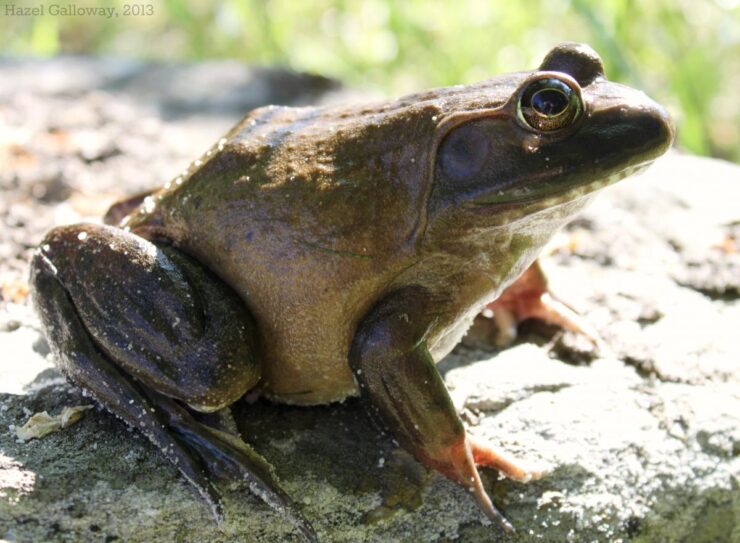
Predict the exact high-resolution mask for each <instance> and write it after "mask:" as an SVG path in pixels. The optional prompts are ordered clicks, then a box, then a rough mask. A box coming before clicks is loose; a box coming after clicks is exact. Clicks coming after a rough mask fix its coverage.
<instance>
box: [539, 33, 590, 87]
mask: <svg viewBox="0 0 740 543" xmlns="http://www.w3.org/2000/svg"><path fill="white" fill-rule="evenodd" d="M539 69H540V70H542V71H553V72H563V73H566V74H568V75H569V76H571V77H572V78H573V79H575V80H576V81H578V84H579V85H580V86H581V87H585V86H586V85H588V84H589V83H591V82H592V81H593V80H594V79H596V78H598V77H604V64H603V63H602V62H601V57H599V55H598V53H597V52H596V51H594V50H593V49H592V48H591V47H590V46H588V45H586V44H583V43H575V42H564V43H561V44H559V45H556V46H555V47H553V48H552V49H551V50H550V52H549V53H547V56H545V59H544V60H543V61H542V64H540V68H539Z"/></svg>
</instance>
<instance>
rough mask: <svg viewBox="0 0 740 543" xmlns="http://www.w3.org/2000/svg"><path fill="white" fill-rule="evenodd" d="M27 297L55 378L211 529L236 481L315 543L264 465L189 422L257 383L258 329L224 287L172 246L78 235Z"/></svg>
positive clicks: (41, 261)
mask: <svg viewBox="0 0 740 543" xmlns="http://www.w3.org/2000/svg"><path fill="white" fill-rule="evenodd" d="M31 286H32V289H33V297H34V302H35V304H36V307H37V310H38V312H39V315H40V316H41V320H42V322H43V325H44V328H45V331H46V335H47V338H48V339H49V343H50V345H51V347H52V350H53V351H54V354H55V355H56V359H57V363H58V365H59V367H60V369H61V370H62V371H63V372H64V373H65V374H66V375H67V376H68V377H69V378H70V379H71V380H72V381H73V382H74V383H76V384H77V385H79V386H81V387H83V388H84V389H86V390H87V391H88V392H89V393H90V394H91V395H92V396H93V398H95V400H96V401H97V402H99V403H100V404H102V405H103V406H104V407H105V408H107V409H108V410H109V411H111V412H112V413H113V414H115V415H117V416H118V417H120V418H121V419H123V420H124V421H125V422H127V423H128V424H129V425H131V426H133V427H135V428H138V429H139V430H141V431H142V432H143V433H144V434H145V435H146V436H147V437H148V438H149V439H150V440H151V441H152V442H153V443H154V444H155V446H157V447H158V448H159V449H160V450H161V451H162V452H163V454H164V455H165V456H166V457H167V458H169V459H170V461H172V462H173V463H174V464H175V465H176V466H177V468H178V469H179V470H180V472H181V473H182V474H183V475H184V476H185V478H186V479H187V480H188V481H190V482H191V483H192V484H193V485H194V486H195V487H196V488H197V489H198V490H199V492H200V493H201V494H202V495H203V497H204V498H206V500H207V501H208V502H209V503H210V505H211V507H212V509H213V511H214V514H215V515H216V516H217V517H218V518H221V517H222V516H223V505H222V498H221V494H220V492H219V490H218V488H217V487H216V486H215V484H214V479H221V478H225V479H228V480H231V481H234V480H244V481H246V483H247V484H248V486H249V488H250V490H251V491H252V492H254V493H255V494H257V495H258V496H259V497H260V498H261V499H263V500H264V501H265V502H267V503H268V504H269V505H270V506H272V507H274V508H275V509H277V510H278V511H280V512H281V513H282V514H284V515H286V516H287V518H289V519H290V520H291V521H292V522H293V523H294V524H295V525H296V526H297V527H298V529H299V530H300V531H301V532H302V533H303V534H304V536H305V537H306V539H307V540H310V541H315V540H316V537H315V534H314V532H313V529H312V528H311V526H310V524H309V523H308V522H307V521H306V520H305V518H303V516H302V515H301V513H300V512H299V511H298V509H297V508H296V507H295V506H294V505H293V504H292V502H291V500H290V498H289V497H288V496H287V495H286V494H285V492H284V491H283V490H282V489H281V488H280V485H279V482H278V480H277V478H276V477H275V475H274V473H273V470H272V468H271V466H270V465H269V464H268V463H267V461H265V460H264V459H263V458H262V457H261V456H260V455H259V454H258V453H257V452H256V451H254V450H253V449H252V448H251V447H250V446H249V445H247V444H246V443H244V442H243V441H242V440H241V439H239V438H238V437H236V436H233V435H231V434H228V433H226V432H224V431H221V430H218V429H216V428H213V427H211V426H209V425H207V424H204V423H203V422H202V421H201V420H199V415H197V413H198V412H202V413H208V412H214V411H217V410H219V409H222V408H223V407H226V406H228V405H230V404H231V403H233V402H234V401H236V400H237V399H239V398H240V397H241V396H242V395H243V394H244V393H245V392H246V391H247V390H249V389H250V388H251V387H253V386H254V385H255V384H256V383H257V381H258V380H259V378H260V366H259V360H258V354H259V353H258V349H257V346H258V339H257V335H256V334H257V332H256V326H255V323H254V321H253V319H252V317H251V315H250V314H249V312H248V311H247V309H246V307H245V306H244V304H243V303H242V302H241V301H240V300H239V299H238V297H237V296H236V295H235V294H234V293H233V292H232V291H231V290H230V289H229V288H228V287H227V286H226V285H225V284H224V283H223V282H221V281H220V280H219V279H217V278H216V277H215V276H213V275H212V274H210V273H209V272H207V271H206V270H205V269H204V268H203V267H202V266H200V265H199V264H198V263H197V262H195V261H194V260H192V259H190V258H189V257H187V256H185V255H183V254H181V253H179V252H178V251H177V250H175V249H172V248H171V247H168V246H165V245H160V246H158V245H155V244H153V243H150V242H148V241H146V240H144V239H142V238H139V237H138V236H135V235H133V234H130V233H127V232H125V231H123V230H119V229H116V228H112V227H108V226H98V225H74V226H68V227H60V228H56V229H54V230H52V231H51V232H50V233H49V234H48V235H47V236H46V238H45V239H44V241H43V242H42V244H41V246H40V247H39V249H38V250H37V251H36V252H35V254H34V257H33V260H32V263H31ZM200 418H202V417H200Z"/></svg>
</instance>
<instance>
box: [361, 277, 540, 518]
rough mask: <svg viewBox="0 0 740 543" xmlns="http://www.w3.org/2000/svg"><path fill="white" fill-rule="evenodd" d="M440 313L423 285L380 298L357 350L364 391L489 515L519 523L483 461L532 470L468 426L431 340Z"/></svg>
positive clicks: (376, 411)
mask: <svg viewBox="0 0 740 543" xmlns="http://www.w3.org/2000/svg"><path fill="white" fill-rule="evenodd" d="M433 320H434V314H433V304H432V303H431V302H430V301H429V299H428V296H427V295H426V292H425V291H424V290H423V289H420V288H407V289H404V290H402V291H397V292H394V293H392V294H390V295H389V296H388V297H386V298H385V299H383V300H382V301H381V302H380V303H378V304H377V305H376V306H375V307H374V308H373V309H372V310H371V311H370V313H369V314H368V315H367V316H366V317H365V319H363V321H362V322H361V323H360V326H359V327H358V330H357V332H356V334H355V337H354V340H353V343H352V348H351V350H350V365H351V367H352V370H353V372H354V374H355V377H356V379H357V382H358V383H359V386H360V393H361V395H362V397H363V398H364V399H365V400H367V402H368V405H369V411H370V414H371V415H372V416H373V418H375V419H376V420H377V422H379V424H380V426H381V427H383V428H385V429H387V430H388V431H389V432H390V433H391V434H392V435H393V436H394V437H395V438H396V439H397V440H398V441H399V443H400V444H401V445H402V446H403V447H404V448H405V449H406V450H408V451H409V452H411V453H412V454H413V455H414V456H415V457H416V459H417V460H419V461H420V462H422V463H424V464H425V465H427V466H429V467H432V468H434V469H436V470H438V471H440V472H441V473H443V474H444V475H445V476H447V477H448V478H449V479H452V480H453V481H455V482H457V483H458V484H460V485H461V486H463V487H465V488H467V489H468V490H469V491H470V492H471V493H472V494H473V495H474V496H475V498H476V500H477V501H478V504H479V505H480V507H481V509H482V510H483V512H484V513H485V514H486V515H487V516H488V518H490V519H491V520H492V521H493V522H495V523H496V524H497V525H498V526H500V527H501V528H502V529H504V530H506V531H513V527H512V526H511V524H510V523H509V521H507V520H506V518H505V517H504V516H503V515H502V514H501V513H500V512H499V511H498V510H497V509H496V507H495V506H494V505H493V503H492V502H491V499H490V497H489V496H488V494H487V493H486V490H485V489H484V488H483V484H482V482H481V479H480V475H479V473H478V469H477V466H476V464H482V465H488V466H492V467H495V468H496V469H500V470H501V471H502V472H503V473H504V474H505V475H507V476H510V477H513V478H519V479H527V477H531V475H532V473H529V472H528V471H527V470H523V469H521V468H518V467H517V466H516V465H515V464H514V462H512V461H511V460H508V459H506V458H505V457H504V456H503V455H501V454H498V453H496V452H495V451H493V450H492V449H490V448H489V447H486V446H485V445H482V444H481V443H479V442H477V441H475V440H474V439H472V438H470V437H469V436H468V435H467V434H466V432H465V428H464V426H463V423H462V421H461V420H460V417H459V416H458V415H457V412H456V410H455V407H454V405H453V403H452V400H451V399H450V396H449V394H448V392H447V388H446V387H445V384H444V381H443V380H442V377H441V376H440V375H439V373H438V372H437V368H436V367H435V364H434V360H433V359H432V357H431V355H430V353H429V350H428V348H427V346H426V339H425V334H426V331H427V329H428V327H429V323H430V322H431V321H433Z"/></svg>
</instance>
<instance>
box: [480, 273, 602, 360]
mask: <svg viewBox="0 0 740 543" xmlns="http://www.w3.org/2000/svg"><path fill="white" fill-rule="evenodd" d="M486 309H487V310H490V311H492V312H493V321H494V323H495V324H496V335H495V339H494V343H495V344H496V345H498V346H505V345H508V344H509V343H511V342H512V341H513V340H514V339H515V338H516V335H517V326H518V325H519V323H521V322H522V321H525V320H527V319H539V320H541V321H544V322H546V323H548V324H552V325H554V326H559V327H560V328H563V329H565V330H569V331H571V332H575V333H578V334H581V335H583V336H585V337H586V338H588V339H589V340H590V341H591V342H592V343H593V344H594V345H595V346H597V347H598V346H600V345H601V340H600V339H599V335H598V333H597V332H596V331H595V330H594V329H593V327H591V326H590V325H589V324H588V323H587V322H586V321H585V320H584V319H583V318H582V317H581V316H580V315H578V313H576V312H575V311H573V309H571V308H570V307H568V306H567V305H566V304H565V303H563V302H562V301H560V300H558V299H557V298H556V297H555V296H554V295H553V294H552V293H551V292H550V291H549V287H548V284H547V277H546V276H545V274H544V272H543V271H542V268H541V267H540V265H539V262H537V261H535V262H534V263H533V264H532V265H531V266H530V267H529V268H527V270H526V271H525V272H524V273H523V274H522V275H521V276H520V277H519V278H518V279H517V280H516V281H514V283H512V284H511V285H510V286H509V287H508V288H507V289H506V290H505V291H504V292H503V294H501V296H499V297H498V298H497V299H496V300H495V301H493V302H491V303H490V304H488V306H487V307H486Z"/></svg>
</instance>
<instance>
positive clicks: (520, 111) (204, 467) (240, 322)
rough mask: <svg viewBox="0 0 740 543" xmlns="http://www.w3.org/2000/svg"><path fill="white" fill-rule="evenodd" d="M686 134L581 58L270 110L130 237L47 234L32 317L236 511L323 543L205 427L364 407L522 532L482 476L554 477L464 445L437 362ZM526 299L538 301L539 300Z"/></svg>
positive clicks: (106, 401) (175, 188)
mask: <svg viewBox="0 0 740 543" xmlns="http://www.w3.org/2000/svg"><path fill="white" fill-rule="evenodd" d="M673 136H674V129H673V125H672V122H671V120H670V117H669V116H668V114H667V113H666V111H665V110H664V109H663V108H662V107H661V106H659V105H658V104H656V103H655V102H653V101H651V100H650V99H649V98H648V97H647V96H646V95H645V94H644V93H642V92H639V91H636V90H633V89H631V88H629V87H625V86H623V85H619V84H616V83H612V82H610V81H608V80H607V79H606V78H605V77H604V69H603V65H602V62H601V59H600V58H599V56H598V55H597V54H596V53H595V52H594V51H593V50H592V49H591V48H590V47H588V46H585V45H581V44H574V43H564V44H561V45H559V46H557V47H555V48H554V49H552V50H551V51H550V52H549V53H548V54H547V56H546V57H545V59H544V60H543V62H542V64H541V65H540V66H539V68H538V69H537V70H535V71H529V72H518V73H512V74H507V75H502V76H498V77H494V78H492V79H488V80H486V81H483V82H480V83H476V84H472V85H467V86H454V87H448V88H439V89H434V90H429V91H426V92H421V93H418V94H412V95H410V96H405V97H402V98H399V99H395V100H390V101H385V102H380V103H373V104H367V105H352V106H343V107H334V106H333V107H304V108H291V107H275V106H268V107H263V108H260V109H256V110H254V111H252V112H251V113H249V114H248V115H247V116H246V117H245V118H244V119H242V120H241V121H240V122H239V123H238V124H237V125H236V126H235V127H234V128H232V129H231V130H230V131H229V132H228V133H227V134H226V135H225V136H224V137H223V138H222V139H220V140H219V141H218V142H217V143H216V144H215V145H214V146H213V147H212V148H211V149H210V150H208V151H207V152H206V153H205V155H203V156H202V157H201V158H200V159H198V160H196V161H195V162H194V163H193V164H192V165H191V166H190V168H189V169H188V170H187V171H186V172H185V173H184V174H183V175H181V176H179V177H177V178H175V179H174V180H172V181H170V182H169V183H167V184H166V185H165V186H164V187H163V188H161V189H159V190H157V191H154V192H152V193H150V194H148V195H146V196H142V197H138V198H134V199H132V200H130V201H128V202H124V203H123V204H120V205H118V206H115V207H114V208H112V210H111V212H110V213H109V214H108V222H109V223H115V224H108V225H98V224H76V225H72V226H61V227H58V228H55V229H53V230H52V231H51V232H49V233H48V235H47V236H46V237H45V239H44V240H43V241H42V242H41V244H40V246H39V248H38V249H37V250H36V251H35V254H34V257H33V260H32V266H31V267H32V272H31V283H32V288H33V294H34V299H35V304H36V306H37V309H38V311H39V313H40V315H41V318H42V321H43V324H44V327H45V331H46V335H47V337H48V339H49V342H50V344H51V346H52V349H53V352H54V354H55V356H56V359H57V361H58V365H59V366H60V368H61V369H62V371H63V372H64V373H65V374H66V375H67V376H68V377H69V378H70V379H71V380H72V381H73V382H74V383H76V384H77V385H79V386H81V387H83V388H84V389H86V390H87V391H88V392H89V393H90V394H91V395H92V396H93V397H94V398H95V400H96V401H97V402H99V403H100V404H101V405H103V406H104V407H106V408H107V409H108V410H110V411H111V412H112V413H114V414H115V415H117V416H119V417H120V418H122V419H123V420H124V421H126V422H127V423H128V424H130V425H132V426H134V427H136V428H138V429H140V430H141V431H142V432H143V433H144V434H146V435H147V436H148V438H149V439H150V440H151V441H152V442H153V443H154V444H155V445H156V446H157V447H158V448H159V449H161V451H162V452H163V454H164V455H165V456H166V457H167V458H169V459H170V460H171V461H172V462H174V463H175V465H176V466H177V467H178V469H179V470H180V471H181V473H182V474H183V475H184V476H185V477H186V478H187V479H188V480H189V481H190V482H191V483H192V484H193V485H194V486H195V487H196V488H197V489H198V490H199V491H200V493H201V494H202V495H203V496H204V497H205V498H206V499H207V500H208V501H209V502H210V504H211V505H212V507H213V509H214V512H215V513H216V514H217V515H221V514H222V513H223V512H222V498H221V496H222V495H221V490H219V486H218V485H217V484H216V483H215V482H214V481H215V480H216V479H224V478H225V479H226V480H234V479H239V480H246V481H247V483H248V485H249V487H250V489H251V490H252V491H253V492H254V493H256V494H257V495H258V496H259V497H261V498H262V499H264V500H265V501H266V502H267V503H269V504H271V505H272V506H273V507H275V508H277V509H278V510H280V511H281V512H283V513H284V514H285V515H286V516H287V517H288V518H290V519H291V520H292V521H293V522H294V523H295V524H296V525H297V526H298V528H299V529H300V531H301V532H302V533H303V535H304V536H305V537H306V538H307V539H309V540H315V533H314V531H313V529H312V528H311V526H310V524H309V522H308V521H307V520H306V519H305V518H304V517H303V516H302V515H301V513H300V511H299V509H298V508H297V507H296V506H295V505H294V504H293V503H292V502H291V501H290V498H289V497H288V496H287V494H286V493H285V492H284V491H283V490H281V488H280V483H279V481H278V480H277V477H276V476H275V475H274V472H273V469H272V468H271V466H270V464H269V463H268V462H267V460H265V459H264V458H262V457H261V456H260V455H259V454H257V453H256V452H255V450H254V449H253V448H252V447H250V446H249V445H248V444H247V443H246V442H245V441H243V440H242V439H241V437H239V436H236V435H233V434H232V433H229V432H227V431H225V430H224V429H223V428H222V427H220V426H219V425H218V424H216V423H212V422H211V421H212V420H213V417H212V416H209V415H207V414H208V413H213V412H216V411H219V410H221V409H223V408H226V407H228V406H230V405H231V404H232V403H234V402H236V401H237V400H239V399H240V398H241V397H242V396H244V395H245V393H247V392H249V391H253V392H254V393H256V394H259V395H262V396H263V397H266V398H268V399H270V400H273V401H275V402H284V403H289V404H299V405H306V406H310V405H315V404H325V403H329V402H337V401H342V400H344V399H345V398H347V397H350V396H358V395H359V396H361V397H362V398H363V399H364V400H365V401H366V402H367V405H368V407H369V412H370V413H371V415H372V418H374V419H376V420H377V421H378V422H379V423H380V425H381V426H382V427H383V428H385V429H386V430H387V431H388V432H389V433H390V434H391V436H393V438H394V439H395V440H396V441H397V442H398V443H399V444H400V445H401V446H402V447H403V448H405V449H406V450H407V451H409V452H410V453H412V454H413V456H414V457H415V458H416V459H417V460H419V461H420V462H422V463H423V464H425V465H426V466H429V467H432V468H434V469H436V470H438V471H440V472H441V473H443V474H444V475H446V476H447V477H449V478H450V479H452V480H453V481H456V482H457V483H459V484H460V485H462V486H463V487H465V488H467V489H469V490H470V491H471V493H472V495H473V496H474V497H475V499H476V500H477V501H478V503H479V504H480V507H481V508H482V510H483V511H484V512H485V513H486V514H487V515H488V516H489V517H490V518H491V519H492V520H493V521H494V522H495V523H497V524H498V525H499V526H500V527H502V528H503V529H505V530H511V529H512V527H511V525H510V523H509V522H508V521H507V520H506V519H505V518H504V517H503V516H502V515H501V514H500V513H499V511H498V510H497V509H496V508H495V507H494V505H493V504H492V502H491V500H490V498H489V496H488V494H487V493H486V490H485V489H484V487H483V485H482V484H481V480H480V477H479V473H478V466H487V467H492V468H495V469H497V470H498V471H500V472H501V473H503V474H504V475H506V476H508V477H512V478H515V479H518V480H523V481H526V480H529V479H531V478H534V477H536V476H537V475H538V474H537V473H536V472H533V471H531V470H527V469H525V468H523V467H521V466H519V465H517V463H516V462H515V461H513V460H509V459H507V457H506V456H505V455H504V454H503V453H500V452H497V451H496V450H494V449H493V448H492V447H490V446H489V445H488V444H486V443H482V442H480V441H476V440H473V439H472V438H471V437H469V436H467V434H466V431H465V428H464V426H463V424H462V422H461V420H460V418H459V416H458V414H457V412H456V410H455V408H454V407H453V404H452V402H451V400H450V396H449V395H448V392H447V390H446V388H445V384H444V382H443V380H442V379H441V377H440V375H439V373H438V372H437V369H436V367H435V363H436V362H438V361H439V360H440V359H442V358H443V357H444V356H445V355H446V354H447V353H448V352H450V350H451V349H452V348H453V347H454V346H455V345H456V344H457V343H458V341H459V340H460V339H461V337H462V336H463V334H464V333H465V331H466V330H467V328H468V327H469V326H470V324H471V322H472V321H473V319H474V317H475V316H476V314H477V313H478V312H479V311H480V310H481V309H482V308H484V307H485V306H487V304H489V303H491V302H492V300H495V299H496V298H497V297H499V296H500V295H501V294H502V293H504V291H505V289H507V287H509V286H510V285H512V283H514V282H515V280H516V279H517V277H519V276H520V275H521V274H522V273H523V272H524V271H525V270H527V269H528V267H530V265H532V263H533V262H534V260H535V258H536V256H537V254H538V251H539V250H540V249H541V247H542V246H543V245H544V244H545V242H546V241H547V240H548V239H549V238H550V237H551V235H552V234H553V232H555V231H556V230H557V229H558V228H560V227H561V226H563V225H564V224H565V223H566V222H567V221H568V220H569V219H570V218H571V217H573V215H574V214H575V213H577V212H578V211H579V210H580V209H581V208H582V207H583V206H584V205H585V204H586V203H587V202H588V201H589V199H590V198H591V196H592V195H593V193H594V192H595V191H596V190H598V189H601V188H603V187H605V186H607V185H610V184H612V183H614V182H616V181H617V180H619V179H622V178H624V177H626V176H628V175H630V174H632V173H634V172H636V171H638V170H641V169H643V168H644V167H646V166H647V165H648V164H649V163H650V162H651V161H653V160H654V159H655V158H656V157H658V156H660V155H661V154H663V153H664V152H665V151H666V150H667V149H668V148H669V146H670V145H671V142H672V141H673ZM514 287H516V285H514ZM514 287H511V288H512V289H513V288H514ZM509 292H512V291H511V290H510V291H509ZM513 292H515V295H514V296H513V298H516V299H526V298H527V296H528V293H527V292H528V288H527V285H524V287H522V286H521V285H519V287H517V290H514V291H513ZM509 298H512V296H509ZM535 313H536V312H535ZM209 417H210V418H209Z"/></svg>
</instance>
